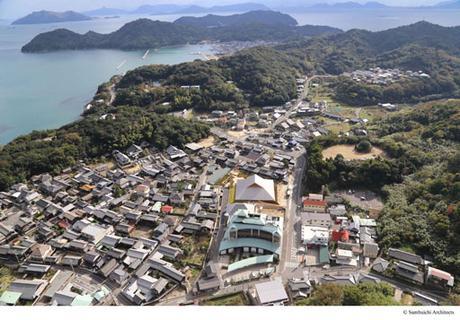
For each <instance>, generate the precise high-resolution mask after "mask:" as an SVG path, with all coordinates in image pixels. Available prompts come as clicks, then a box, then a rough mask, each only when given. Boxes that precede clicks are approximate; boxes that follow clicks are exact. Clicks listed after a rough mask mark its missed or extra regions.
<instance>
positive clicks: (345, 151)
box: [323, 144, 385, 160]
mask: <svg viewBox="0 0 460 320" xmlns="http://www.w3.org/2000/svg"><path fill="white" fill-rule="evenodd" d="M338 154H341V155H342V156H343V157H344V158H345V160H367V159H374V158H377V157H378V156H381V157H385V152H383V150H382V149H379V148H377V147H372V150H371V152H369V153H359V152H356V151H355V146H354V145H348V144H338V145H336V146H332V147H329V148H327V149H324V150H323V158H324V159H328V158H335V157H336V156H337V155H338Z"/></svg>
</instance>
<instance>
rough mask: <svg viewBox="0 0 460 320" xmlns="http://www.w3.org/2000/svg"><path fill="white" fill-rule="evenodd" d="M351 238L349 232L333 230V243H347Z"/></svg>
mask: <svg viewBox="0 0 460 320" xmlns="http://www.w3.org/2000/svg"><path fill="white" fill-rule="evenodd" d="M349 238H350V233H349V232H348V230H339V231H337V230H333V231H332V235H331V239H332V241H335V242H337V241H342V242H347V241H348V240H349Z"/></svg>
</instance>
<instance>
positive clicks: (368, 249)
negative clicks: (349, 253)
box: [363, 242, 379, 259]
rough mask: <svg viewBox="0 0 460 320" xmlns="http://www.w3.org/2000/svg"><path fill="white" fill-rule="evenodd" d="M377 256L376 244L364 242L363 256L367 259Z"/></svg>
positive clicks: (377, 247)
mask: <svg viewBox="0 0 460 320" xmlns="http://www.w3.org/2000/svg"><path fill="white" fill-rule="evenodd" d="M378 254H379V246H378V244H377V243H369V242H366V243H364V245H363V256H364V257H369V258H373V259H374V258H377V255H378Z"/></svg>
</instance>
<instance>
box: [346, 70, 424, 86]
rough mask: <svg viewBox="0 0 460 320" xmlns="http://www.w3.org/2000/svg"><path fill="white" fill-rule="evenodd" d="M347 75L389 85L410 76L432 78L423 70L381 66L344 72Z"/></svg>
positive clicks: (354, 78) (358, 80)
mask: <svg viewBox="0 0 460 320" xmlns="http://www.w3.org/2000/svg"><path fill="white" fill-rule="evenodd" d="M343 75H344V76H346V77H349V78H351V79H353V80H354V81H356V82H364V83H369V84H378V85H388V84H391V83H395V82H397V81H401V80H403V79H409V78H430V75H428V74H426V73H425V72H423V71H410V70H407V71H403V70H400V69H383V68H380V67H375V68H370V69H369V70H355V71H353V72H351V73H344V74H343Z"/></svg>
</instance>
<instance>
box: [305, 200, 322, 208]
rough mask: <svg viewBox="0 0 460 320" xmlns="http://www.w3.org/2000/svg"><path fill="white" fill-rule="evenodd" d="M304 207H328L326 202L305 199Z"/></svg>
mask: <svg viewBox="0 0 460 320" xmlns="http://www.w3.org/2000/svg"><path fill="white" fill-rule="evenodd" d="M303 205H304V207H305V206H321V207H325V206H326V201H324V200H310V199H305V200H304V201H303Z"/></svg>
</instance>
